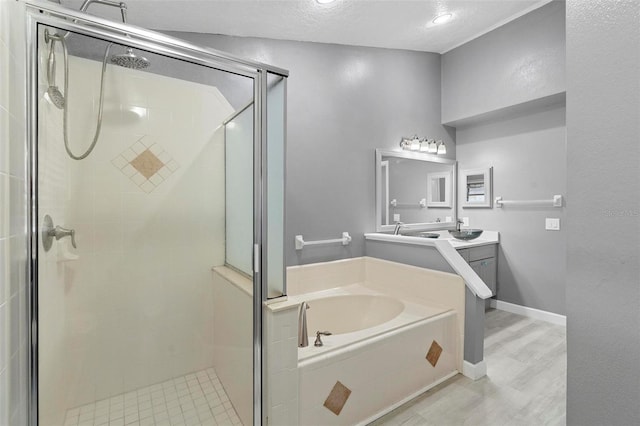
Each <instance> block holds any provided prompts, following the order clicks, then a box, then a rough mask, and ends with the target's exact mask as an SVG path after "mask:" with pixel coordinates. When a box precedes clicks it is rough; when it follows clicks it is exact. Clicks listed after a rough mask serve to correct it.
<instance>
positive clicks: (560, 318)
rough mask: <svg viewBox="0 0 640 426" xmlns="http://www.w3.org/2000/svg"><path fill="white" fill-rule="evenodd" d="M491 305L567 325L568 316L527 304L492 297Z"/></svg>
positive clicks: (529, 316)
mask: <svg viewBox="0 0 640 426" xmlns="http://www.w3.org/2000/svg"><path fill="white" fill-rule="evenodd" d="M490 306H491V307H492V308H495V309H500V310H501V311H506V312H511V313H512V314H518V315H522V316H524V317H528V318H533V319H537V320H541V321H546V322H550V323H552V324H556V325H561V326H563V327H566V326H567V317H566V316H564V315H560V314H554V313H553V312H547V311H541V310H540V309H535V308H528V307H526V306H521V305H516V304H514V303H509V302H503V301H502V300H495V299H491V302H490Z"/></svg>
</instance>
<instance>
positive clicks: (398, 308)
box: [296, 284, 460, 425]
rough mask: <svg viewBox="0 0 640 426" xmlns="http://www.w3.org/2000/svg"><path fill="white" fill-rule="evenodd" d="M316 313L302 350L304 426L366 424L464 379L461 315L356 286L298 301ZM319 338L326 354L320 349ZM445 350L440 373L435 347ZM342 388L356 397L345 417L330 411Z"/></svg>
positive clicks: (310, 318)
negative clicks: (431, 356)
mask: <svg viewBox="0 0 640 426" xmlns="http://www.w3.org/2000/svg"><path fill="white" fill-rule="evenodd" d="M296 299H297V300H299V301H300V302H302V301H306V302H307V303H308V305H309V309H308V310H307V311H306V313H307V331H308V334H309V346H308V347H306V348H299V349H298V373H299V398H300V401H299V404H300V407H299V408H300V410H299V416H300V417H299V420H300V424H301V425H317V424H322V425H354V424H366V423H367V422H369V421H371V420H373V419H375V418H376V417H378V416H380V415H382V414H384V413H386V412H388V411H390V410H391V409H393V408H395V407H396V406H398V405H399V404H400V403H402V402H404V401H407V400H408V399H410V398H412V397H414V396H415V395H417V394H419V393H420V392H424V391H425V390H427V389H429V388H430V387H433V386H435V385H436V384H438V383H440V382H442V381H443V380H446V379H447V378H449V377H451V376H453V375H455V374H456V373H457V365H458V362H457V360H458V358H459V357H460V353H459V348H458V345H457V338H456V329H457V322H456V320H457V318H456V312H455V311H454V310H452V309H450V308H445V307H436V306H427V305H425V304H420V303H416V302H415V301H408V300H402V299H400V298H398V297H393V296H390V295H387V294H383V293H380V292H377V291H375V290H372V289H370V288H368V287H366V286H364V285H361V284H352V285H348V286H343V287H339V288H335V289H330V290H323V291H318V292H314V293H308V294H303V295H298V296H296ZM316 331H329V332H331V333H333V334H332V335H330V336H322V341H323V344H324V345H323V346H321V347H315V346H314V345H313V343H314V340H315V337H316ZM434 340H436V341H437V342H438V344H440V345H441V346H442V348H443V349H444V350H443V352H442V355H441V356H440V359H439V360H438V363H437V365H436V366H435V367H434V366H432V365H431V364H429V363H428V362H427V360H426V358H425V357H426V354H427V352H428V351H429V348H430V346H431V344H432V342H433V341H434ZM337 381H340V382H341V383H342V384H343V385H345V386H346V387H348V388H349V389H350V390H351V394H350V396H349V399H348V400H347V403H346V404H345V405H344V408H343V410H342V412H341V413H340V414H339V415H335V414H334V413H333V412H331V411H329V410H327V409H326V408H325V407H324V406H323V405H324V401H325V399H327V397H328V395H329V393H330V391H331V389H332V388H333V386H334V385H335V384H336V382H337Z"/></svg>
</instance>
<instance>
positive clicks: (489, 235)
mask: <svg viewBox="0 0 640 426" xmlns="http://www.w3.org/2000/svg"><path fill="white" fill-rule="evenodd" d="M429 232H431V233H433V234H439V235H440V237H438V238H423V237H409V236H406V235H392V234H384V233H381V232H372V233H367V234H364V237H365V239H367V240H372V241H386V242H391V243H399V244H412V245H421V246H431V247H435V248H436V249H437V250H438V251H439V252H440V254H441V255H442V257H444V258H445V260H446V261H447V262H448V263H449V265H450V266H451V268H453V270H454V271H456V273H457V274H458V275H460V276H461V277H462V279H463V280H464V282H465V284H466V285H467V287H468V288H469V290H471V292H472V293H473V294H475V295H476V296H478V297H479V298H481V299H488V298H490V297H491V296H493V293H492V292H491V290H490V289H489V287H487V285H486V284H485V283H484V281H482V279H480V277H479V276H478V274H476V273H475V271H474V270H473V269H471V266H469V264H468V263H467V262H465V260H464V259H463V258H462V256H460V254H458V252H457V250H458V249H463V248H469V247H477V246H484V245H487V244H498V243H499V242H500V234H499V233H498V232H497V231H484V232H483V233H482V235H481V236H480V237H478V238H476V239H475V240H471V241H461V240H456V239H454V238H453V237H451V235H450V234H449V232H448V231H446V230H445V231H433V232H432V231H429Z"/></svg>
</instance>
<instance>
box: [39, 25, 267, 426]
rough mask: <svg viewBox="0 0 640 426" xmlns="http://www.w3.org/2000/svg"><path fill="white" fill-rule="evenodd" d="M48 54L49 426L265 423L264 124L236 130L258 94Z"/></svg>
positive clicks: (223, 82) (107, 56)
mask: <svg viewBox="0 0 640 426" xmlns="http://www.w3.org/2000/svg"><path fill="white" fill-rule="evenodd" d="M38 46H39V48H38V85H39V87H38V109H37V111H38V132H37V164H38V170H37V172H38V174H37V179H38V194H37V195H38V199H37V220H38V229H39V232H40V239H39V244H38V265H39V267H38V277H37V282H38V287H37V288H38V294H37V296H38V324H39V330H38V337H39V340H38V347H39V350H38V367H39V368H38V369H39V371H38V383H39V389H38V395H39V419H40V425H62V424H65V425H66V424H69V425H80V424H95V425H99V424H129V423H136V424H138V423H139V424H180V425H184V424H240V423H244V424H251V423H252V416H253V411H252V410H253V400H252V386H253V381H252V371H253V368H252V366H253V363H252V356H251V354H252V345H253V329H252V327H251V324H252V318H253V317H252V303H253V299H252V293H251V290H252V284H251V279H252V275H253V265H252V262H251V261H249V262H244V263H237V261H236V259H245V260H246V259H249V260H250V259H251V256H252V252H253V244H254V241H253V234H252V232H251V230H252V226H253V222H254V220H256V218H255V217H254V206H253V192H252V188H253V186H252V185H253V164H254V163H253V162H254V158H253V149H252V147H253V145H254V133H255V132H254V121H253V117H252V116H251V115H250V116H249V118H248V119H246V120H245V121H243V122H242V123H241V126H242V130H243V132H242V133H239V132H237V134H236V136H237V137H236V139H234V140H228V139H227V140H226V141H225V134H224V133H225V128H224V126H223V125H222V123H223V122H225V120H227V119H228V118H229V117H230V116H233V115H235V114H236V112H237V111H238V110H239V109H241V108H242V107H243V106H244V105H246V104H247V103H248V102H251V101H252V100H253V96H254V81H253V79H252V78H248V77H244V76H241V75H236V74H232V73H229V72H225V71H221V70H218V69H214V68H210V67H205V66H203V65H197V64H195V63H189V62H184V61H181V60H178V59H174V58H170V57H168V56H164V55H160V54H157V53H153V52H151V51H142V50H138V49H133V50H132V51H130V50H128V48H127V46H123V45H119V44H112V43H110V42H108V41H105V40H101V39H97V38H92V37H89V36H86V35H81V34H77V33H73V32H69V33H68V32H65V31H62V30H58V29H54V28H51V27H48V28H47V27H44V26H40V27H39V31H38ZM237 130H240V128H238V129H237ZM94 141H95V143H94ZM229 153H232V154H233V161H232V162H230V161H229V156H228V154H229ZM247 182H248V183H247ZM248 185H250V186H248ZM238 196H240V197H242V200H241V201H242V202H241V203H240V204H237V203H236V204H234V208H236V209H239V210H236V211H239V213H240V215H241V217H242V218H243V221H244V222H242V224H243V225H244V226H246V224H247V223H248V224H249V233H248V234H246V235H244V234H241V235H240V236H238V235H237V234H235V233H234V232H231V233H230V232H228V231H229V229H235V228H233V226H234V223H235V222H234V221H235V220H236V219H237V217H236V216H233V217H230V216H229V215H228V204H229V203H230V202H232V203H233V202H234V200H236V199H237V198H238ZM243 235H244V237H243ZM230 243H231V245H232V246H233V250H229V244H230ZM230 307H232V308H233V310H229V308H230ZM246 372H248V373H246Z"/></svg>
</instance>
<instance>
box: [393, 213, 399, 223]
mask: <svg viewBox="0 0 640 426" xmlns="http://www.w3.org/2000/svg"><path fill="white" fill-rule="evenodd" d="M393 221H394V222H400V215H399V214H397V213H394V215H393Z"/></svg>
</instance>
